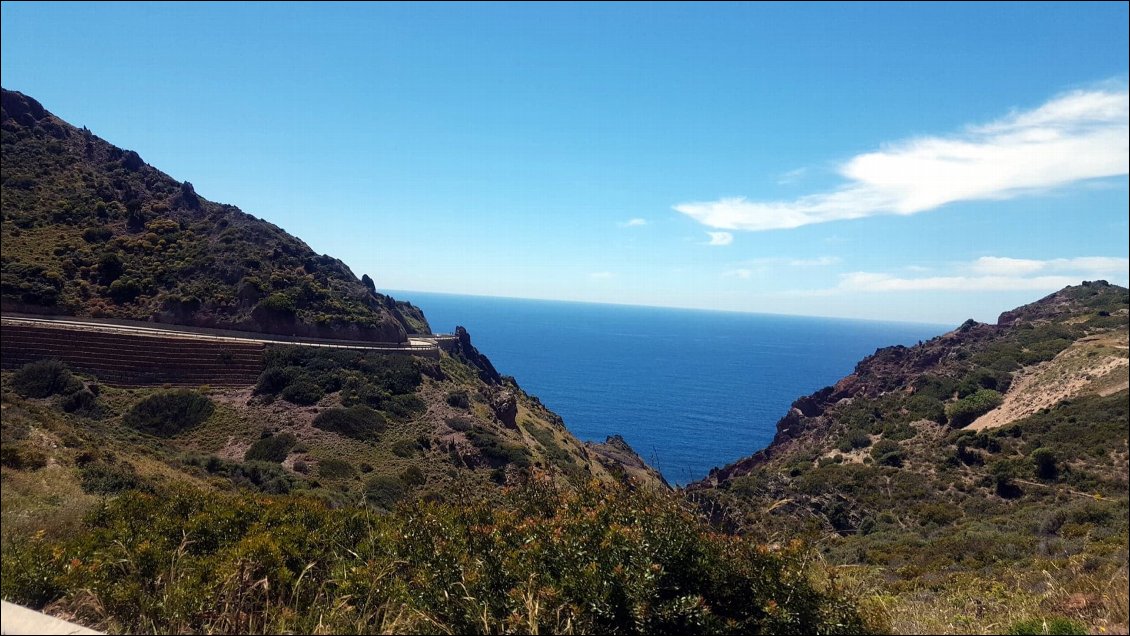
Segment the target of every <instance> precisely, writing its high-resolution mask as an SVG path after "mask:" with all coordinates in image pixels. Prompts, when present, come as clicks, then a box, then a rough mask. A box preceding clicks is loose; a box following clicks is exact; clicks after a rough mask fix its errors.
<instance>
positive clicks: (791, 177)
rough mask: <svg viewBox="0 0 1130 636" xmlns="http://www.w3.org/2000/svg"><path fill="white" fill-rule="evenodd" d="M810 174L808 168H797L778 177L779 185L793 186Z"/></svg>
mask: <svg viewBox="0 0 1130 636" xmlns="http://www.w3.org/2000/svg"><path fill="white" fill-rule="evenodd" d="M806 174H808V168H797V169H796V170H789V171H788V172H786V173H784V174H782V175H781V176H779V177H777V185H792V184H794V183H796V182H798V181H800V180H801V179H803V178H804V176H805V175H806Z"/></svg>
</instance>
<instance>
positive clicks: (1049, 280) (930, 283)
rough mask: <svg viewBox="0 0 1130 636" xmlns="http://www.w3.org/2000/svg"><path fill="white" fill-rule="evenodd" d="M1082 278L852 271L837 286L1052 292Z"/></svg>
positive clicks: (844, 288)
mask: <svg viewBox="0 0 1130 636" xmlns="http://www.w3.org/2000/svg"><path fill="white" fill-rule="evenodd" d="M1079 281H1080V279H1078V278H1075V277H1071V276H1038V277H1035V278H1025V277H1023V276H931V277H927V278H899V277H897V276H892V275H890V274H875V273H871V272H853V273H851V274H844V275H843V276H842V277H841V278H840V284H839V286H838V287H837V288H836V289H837V290H839V291H848V292H905V291H961V292H974V291H1019V290H1047V291H1053V290H1056V289H1061V288H1063V287H1066V286H1068V285H1078V284H1079Z"/></svg>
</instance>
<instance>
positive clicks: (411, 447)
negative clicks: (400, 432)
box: [390, 439, 419, 457]
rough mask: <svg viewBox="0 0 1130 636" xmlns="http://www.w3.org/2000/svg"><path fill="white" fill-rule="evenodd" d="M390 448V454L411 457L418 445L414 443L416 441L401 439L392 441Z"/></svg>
mask: <svg viewBox="0 0 1130 636" xmlns="http://www.w3.org/2000/svg"><path fill="white" fill-rule="evenodd" d="M390 450H392V454H393V455H396V456H397V457H411V456H413V455H415V454H416V451H417V450H419V447H418V446H417V445H416V442H414V441H412V440H410V439H401V440H397V441H396V442H393V444H392V447H391V448H390Z"/></svg>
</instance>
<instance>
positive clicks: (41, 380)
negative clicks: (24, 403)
mask: <svg viewBox="0 0 1130 636" xmlns="http://www.w3.org/2000/svg"><path fill="white" fill-rule="evenodd" d="M12 389H13V390H15V392H16V393H19V394H20V395H22V396H24V397H31V398H45V397H50V396H52V395H65V394H68V393H73V392H75V391H78V390H80V389H82V382H80V381H79V379H78V378H76V377H75V376H73V375H71V372H70V370H69V369H68V368H67V367H66V365H64V364H63V363H62V362H59V361H58V360H37V361H36V362H29V363H27V364H25V365H24V366H23V367H21V368H20V369H19V370H18V371H16V372H15V373H14V374H12Z"/></svg>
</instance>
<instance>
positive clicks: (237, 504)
mask: <svg viewBox="0 0 1130 636" xmlns="http://www.w3.org/2000/svg"><path fill="white" fill-rule="evenodd" d="M276 468H277V467H276ZM398 481H399V480H396V479H395V478H391V479H386V480H381V481H379V482H378V481H375V480H374V481H372V482H371V484H372V485H373V494H374V495H375V501H374V504H376V505H386V504H387V505H391V504H390V503H389V502H390V501H391V500H395V499H397V498H399V497H400V496H401V495H402V493H403V485H402V484H401V485H399V486H398V485H397V482H398ZM378 501H379V502H380V503H378ZM84 524H85V525H84V526H83V527H82V528H80V529H78V530H77V531H76V532H74V533H70V535H69V536H68V537H66V538H63V539H59V540H50V539H46V540H41V541H30V542H22V543H20V542H17V543H12V544H8V545H5V549H4V552H3V567H4V569H3V572H4V576H3V577H2V578H0V584H2V586H3V595H4V598H5V599H6V600H10V601H13V602H17V603H24V604H29V605H32V606H34V607H42V606H44V605H45V604H49V603H52V602H55V601H57V600H60V599H64V598H72V597H74V596H77V595H79V594H80V593H81V595H82V596H81V598H82V599H83V601H84V602H89V603H96V604H97V605H96V606H97V607H98V610H99V613H100V614H101V615H102V616H105V617H106V619H107V620H111V621H113V622H114V624H115V625H117V626H120V631H123V632H137V631H147V632H159V633H166V632H183V631H187V627H186V626H192V628H193V631H201V632H208V633H214V632H222V631H233V627H232V626H233V625H236V624H237V623H238V625H239V627H238V629H235V630H234V631H240V632H249V633H250V632H284V633H312V632H314V631H317V630H319V629H321V630H324V631H327V632H331V633H340V632H362V631H363V632H371V631H380V628H381V626H382V625H384V626H385V627H387V626H388V623H387V622H385V621H387V620H388V619H387V618H386V616H387V613H389V612H392V613H393V614H394V615H396V616H399V617H400V618H398V619H397V621H398V622H397V623H396V628H397V629H396V631H400V632H407V633H418V632H443V633H481V632H488V633H526V632H530V631H533V630H534V629H538V630H539V631H541V632H543V633H566V632H569V633H623V634H628V633H657V634H659V633H739V634H746V633H749V634H762V633H792V634H807V633H814V634H819V633H843V634H852V633H864V632H867V631H868V630H869V628H870V629H874V628H875V627H872V626H869V625H867V624H866V623H864V622H863V620H862V619H861V618H860V616H859V614H858V613H856V611H855V610H854V609H853V607H852V605H851V604H850V603H849V602H848V601H847V600H846V599H844V598H841V597H839V596H838V595H837V593H836V592H834V591H831V589H830V588H827V587H824V586H820V585H817V584H816V583H814V581H813V580H812V579H811V578H810V571H809V570H808V566H807V565H806V564H808V563H810V560H811V553H810V552H809V550H808V549H807V548H805V547H804V546H803V545H801V544H799V543H791V544H787V545H784V546H782V547H779V548H775V549H767V547H766V546H765V545H763V544H760V543H758V542H757V541H754V540H749V539H747V538H739V537H732V536H727V535H724V534H721V533H718V532H716V531H715V530H714V529H712V528H710V527H709V526H707V525H705V524H703V523H702V522H701V520H700V519H699V518H698V517H697V516H696V515H695V514H694V513H693V511H691V510H689V509H688V508H687V507H686V505H685V503H684V502H682V501H680V500H679V499H678V498H677V497H676V496H673V495H671V494H661V493H651V492H648V491H646V490H642V489H641V490H639V491H634V492H633V491H629V490H628V489H627V488H604V487H598V486H586V487H584V488H582V489H580V490H579V491H572V490H564V489H557V488H554V487H552V486H551V485H548V484H545V483H541V482H533V483H529V484H527V485H525V486H520V487H516V488H515V489H514V491H513V492H511V493H509V494H506V495H504V496H503V497H501V498H499V499H498V500H492V501H488V500H486V499H485V498H484V499H482V500H476V501H471V502H461V503H460V504H458V505H447V504H442V503H435V504H416V505H411V506H406V507H404V508H403V509H401V510H398V511H396V512H394V513H392V514H381V515H376V514H373V513H372V512H371V511H366V510H361V509H358V508H355V507H348V506H346V507H338V508H331V507H330V506H328V505H326V504H325V503H322V502H319V501H315V500H312V499H308V498H300V497H293V496H289V497H261V496H248V495H242V494H241V495H230V494H219V493H204V492H199V491H195V490H190V489H187V488H185V489H177V490H173V491H171V492H167V493H162V494H161V496H153V495H147V494H140V493H130V494H126V495H123V496H120V497H117V498H114V499H112V500H109V501H107V502H106V503H105V504H104V505H103V506H100V507H98V508H97V509H96V510H95V511H94V512H93V513H92V514H91V515H90V516H89V517H88V518H87V519H86V521H85V522H84ZM185 536H189V537H191V538H192V541H191V543H190V544H188V545H187V551H186V544H185V543H184V537H185ZM118 564H120V565H118ZM174 564H175V567H174ZM33 575H34V576H33ZM263 581H266V583H263ZM531 582H533V583H532V584H531ZM268 584H269V586H270V587H269V590H270V594H267V593H266V590H267V589H268V588H267V585H268ZM225 594H229V595H231V597H232V598H237V599H241V600H240V601H239V602H238V603H237V604H236V605H233V606H231V607H228V606H225V605H222V604H220V605H217V603H215V601H214V599H217V598H227V597H225V596H224V595H225ZM346 597H348V598H354V599H364V602H355V603H347V604H343V603H341V602H340V599H342V598H346ZM530 606H533V607H539V608H541V610H540V612H539V613H538V615H537V617H536V620H537V621H538V622H537V623H533V622H531V621H530V620H529V618H528V617H529V616H530V615H529V614H528V613H526V608H527V607H530ZM876 627H877V626H876Z"/></svg>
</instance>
